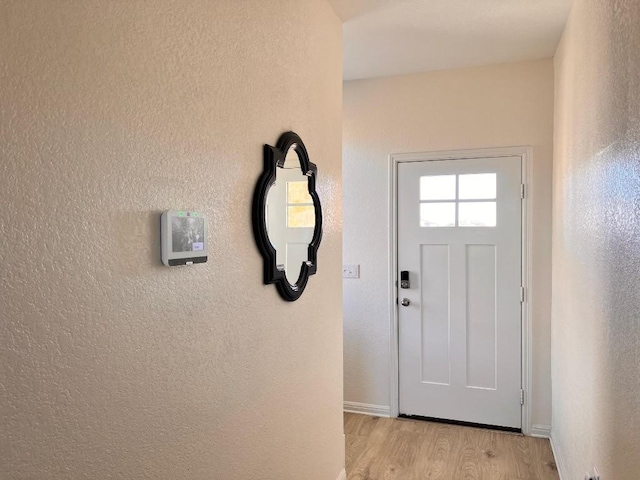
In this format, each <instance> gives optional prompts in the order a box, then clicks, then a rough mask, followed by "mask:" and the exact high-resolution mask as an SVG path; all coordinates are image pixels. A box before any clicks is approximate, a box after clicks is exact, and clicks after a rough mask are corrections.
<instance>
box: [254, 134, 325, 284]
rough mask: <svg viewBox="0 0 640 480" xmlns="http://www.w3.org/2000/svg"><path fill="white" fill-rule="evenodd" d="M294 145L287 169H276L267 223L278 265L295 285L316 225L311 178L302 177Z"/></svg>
mask: <svg viewBox="0 0 640 480" xmlns="http://www.w3.org/2000/svg"><path fill="white" fill-rule="evenodd" d="M295 148H296V145H295V144H294V145H293V146H292V147H291V148H290V149H289V151H288V152H287V155H286V157H285V161H284V166H283V167H282V168H277V169H276V181H275V183H274V184H272V185H271V187H270V188H269V193H268V195H267V202H266V205H265V219H266V224H267V233H268V235H269V241H270V242H271V244H272V245H273V248H274V249H275V251H276V264H277V268H278V269H279V270H284V273H285V277H286V279H287V281H288V282H289V283H290V284H291V285H295V284H296V283H297V281H298V277H299V276H300V271H301V269H302V265H303V263H305V262H308V261H309V260H310V259H309V244H310V243H311V241H312V239H313V232H314V228H315V225H316V223H315V222H316V221H315V210H314V206H313V199H312V198H311V195H309V177H307V176H306V175H304V174H303V173H302V169H301V166H300V165H301V164H300V160H299V158H298V154H297V152H296V150H295Z"/></svg>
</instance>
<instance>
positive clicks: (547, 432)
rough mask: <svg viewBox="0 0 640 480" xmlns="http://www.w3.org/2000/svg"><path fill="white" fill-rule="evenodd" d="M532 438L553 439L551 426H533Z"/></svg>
mask: <svg viewBox="0 0 640 480" xmlns="http://www.w3.org/2000/svg"><path fill="white" fill-rule="evenodd" d="M529 434H530V435H531V436H532V437H540V438H551V425H531V431H530V432H529Z"/></svg>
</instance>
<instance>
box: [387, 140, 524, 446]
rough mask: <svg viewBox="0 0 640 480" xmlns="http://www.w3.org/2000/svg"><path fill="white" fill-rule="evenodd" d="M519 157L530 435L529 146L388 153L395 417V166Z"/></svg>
mask: <svg viewBox="0 0 640 480" xmlns="http://www.w3.org/2000/svg"><path fill="white" fill-rule="evenodd" d="M497 157H520V162H521V165H522V174H521V175H522V179H521V183H522V184H523V185H524V192H525V195H524V198H523V199H522V286H523V287H524V292H525V294H524V300H523V301H522V303H521V311H522V339H521V341H522V347H521V350H522V387H521V388H522V390H523V391H524V405H522V433H523V434H525V435H531V397H532V380H533V372H532V368H533V357H532V356H533V351H532V345H531V341H532V338H533V335H532V331H531V318H532V305H533V291H532V288H531V287H532V285H533V282H532V278H531V275H532V272H533V268H532V264H531V258H532V256H531V241H530V239H531V233H532V231H533V224H532V220H533V211H532V208H533V202H532V201H531V198H532V195H531V194H532V182H531V179H532V166H533V165H532V164H533V148H532V147H530V146H522V147H499V148H481V149H473V150H449V151H438V152H419V153H392V154H391V155H389V187H390V188H389V191H390V199H389V207H390V208H389V246H390V249H391V250H390V255H389V279H390V281H389V327H390V329H389V352H390V359H389V365H390V368H389V372H390V379H389V381H390V385H389V386H390V390H389V391H390V392H391V394H390V399H389V400H390V410H391V411H390V414H391V417H397V416H398V415H399V414H400V411H399V398H400V383H399V353H400V352H399V346H398V304H397V298H398V287H397V283H398V278H397V273H396V272H397V265H398V257H397V255H398V188H397V187H398V166H399V164H401V163H408V162H427V161H438V160H440V161H442V160H470V159H474V158H497Z"/></svg>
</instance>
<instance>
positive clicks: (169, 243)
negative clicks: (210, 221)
mask: <svg viewBox="0 0 640 480" xmlns="http://www.w3.org/2000/svg"><path fill="white" fill-rule="evenodd" d="M160 229H161V242H162V263H164V264H165V265H166V266H167V267H174V266H176V265H192V264H194V263H204V262H206V261H207V251H208V249H207V217H206V215H205V214H204V213H202V212H190V211H187V210H167V211H166V212H164V213H163V214H162V217H161V218H160Z"/></svg>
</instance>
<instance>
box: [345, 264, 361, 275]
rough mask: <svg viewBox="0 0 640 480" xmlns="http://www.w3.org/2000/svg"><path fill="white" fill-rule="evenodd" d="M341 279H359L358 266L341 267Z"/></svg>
mask: <svg viewBox="0 0 640 480" xmlns="http://www.w3.org/2000/svg"><path fill="white" fill-rule="evenodd" d="M342 278H360V265H345V266H343V267H342Z"/></svg>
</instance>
